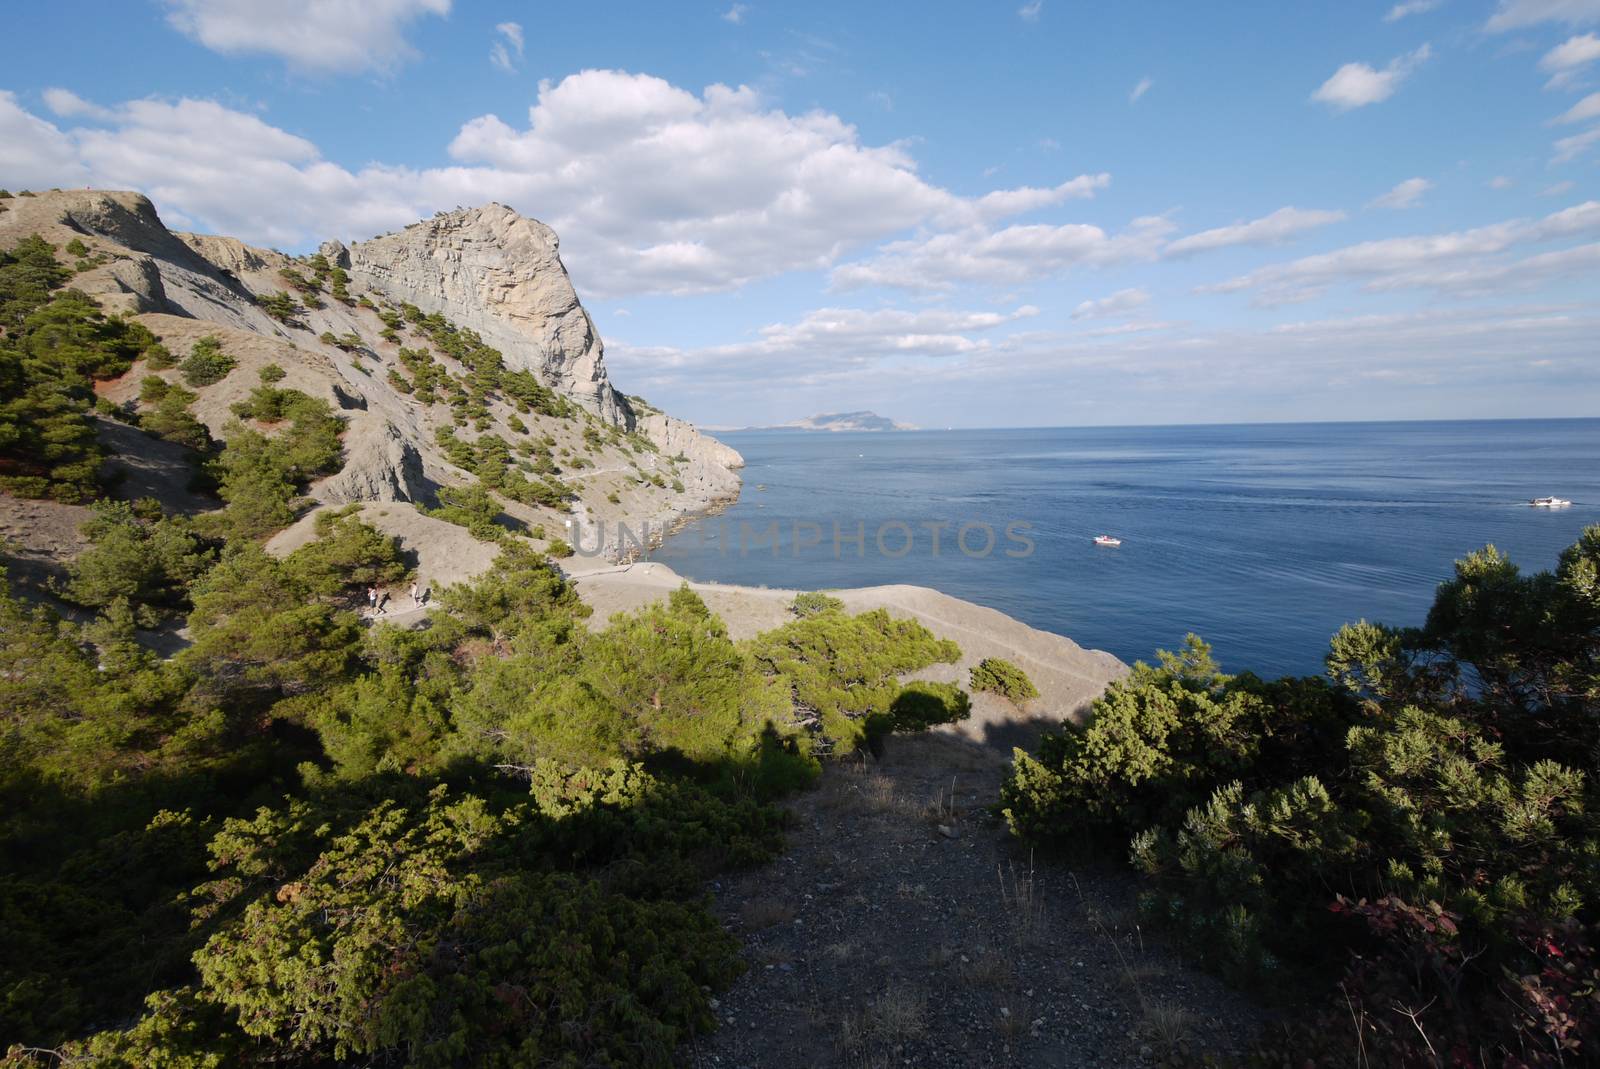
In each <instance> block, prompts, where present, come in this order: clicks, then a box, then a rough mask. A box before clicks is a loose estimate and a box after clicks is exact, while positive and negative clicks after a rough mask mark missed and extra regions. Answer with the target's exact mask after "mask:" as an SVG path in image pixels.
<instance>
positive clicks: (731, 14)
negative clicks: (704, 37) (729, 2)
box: [722, 4, 750, 26]
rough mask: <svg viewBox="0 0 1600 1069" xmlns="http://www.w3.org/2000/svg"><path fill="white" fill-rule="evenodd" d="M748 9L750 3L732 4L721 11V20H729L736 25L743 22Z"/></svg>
mask: <svg viewBox="0 0 1600 1069" xmlns="http://www.w3.org/2000/svg"><path fill="white" fill-rule="evenodd" d="M749 10H750V5H748V4H734V5H733V6H732V7H730V8H728V10H726V11H724V12H723V13H722V21H723V22H731V23H733V24H734V25H735V26H737V25H739V24H740V23H742V22H744V17H745V15H746V14H747V13H748V12H749Z"/></svg>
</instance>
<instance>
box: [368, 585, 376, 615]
mask: <svg viewBox="0 0 1600 1069" xmlns="http://www.w3.org/2000/svg"><path fill="white" fill-rule="evenodd" d="M367 608H369V609H371V610H372V612H373V614H374V615H376V614H377V612H378V588H377V587H375V586H369V587H367Z"/></svg>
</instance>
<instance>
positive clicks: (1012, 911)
mask: <svg viewBox="0 0 1600 1069" xmlns="http://www.w3.org/2000/svg"><path fill="white" fill-rule="evenodd" d="M1009 868H1010V871H1009V872H1008V871H1007V870H1006V869H1003V868H1001V867H1000V866H998V865H996V866H995V875H996V876H998V877H999V880H1000V909H1001V912H1002V914H1003V915H1004V916H1005V918H1006V919H1007V920H1008V921H1009V922H1010V924H1011V932H1012V935H1013V936H1015V938H1016V940H1017V945H1018V946H1031V945H1033V944H1034V943H1037V942H1038V941H1039V938H1040V937H1041V936H1042V935H1043V933H1044V896H1043V895H1042V894H1040V893H1039V886H1038V881H1037V880H1036V879H1035V877H1034V872H1033V858H1032V857H1031V856H1030V857H1029V859H1028V867H1027V868H1026V869H1020V870H1019V869H1018V868H1017V866H1016V865H1011V866H1009Z"/></svg>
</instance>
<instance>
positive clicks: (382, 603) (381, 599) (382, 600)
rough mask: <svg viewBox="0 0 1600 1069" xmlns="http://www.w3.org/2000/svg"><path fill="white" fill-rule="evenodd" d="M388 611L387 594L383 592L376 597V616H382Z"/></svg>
mask: <svg viewBox="0 0 1600 1069" xmlns="http://www.w3.org/2000/svg"><path fill="white" fill-rule="evenodd" d="M388 611H389V592H388V591H387V590H385V591H384V592H383V593H381V594H379V595H378V615H379V616H383V615H384V614H385V613H387V612H388Z"/></svg>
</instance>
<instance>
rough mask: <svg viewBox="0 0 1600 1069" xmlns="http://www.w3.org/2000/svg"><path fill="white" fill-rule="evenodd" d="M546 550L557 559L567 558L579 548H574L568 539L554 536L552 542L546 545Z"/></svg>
mask: <svg viewBox="0 0 1600 1069" xmlns="http://www.w3.org/2000/svg"><path fill="white" fill-rule="evenodd" d="M545 552H546V553H548V554H550V555H551V556H552V557H554V558H556V559H557V560H565V559H566V558H568V557H570V556H572V555H573V554H574V553H576V552H577V550H575V549H573V548H572V544H571V543H570V542H568V541H567V540H566V539H564V538H553V539H551V540H550V544H549V545H548V546H546V547H545Z"/></svg>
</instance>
